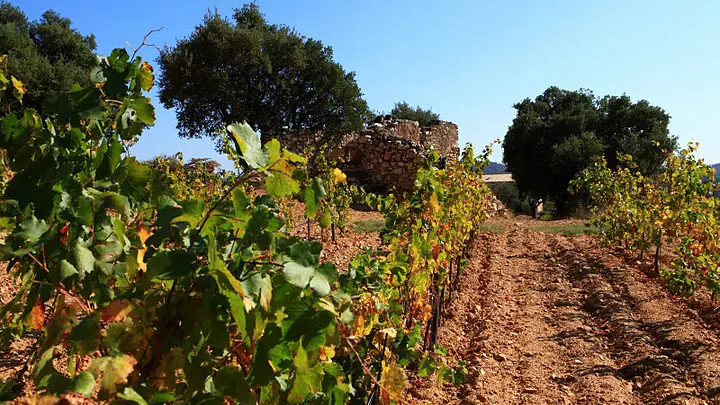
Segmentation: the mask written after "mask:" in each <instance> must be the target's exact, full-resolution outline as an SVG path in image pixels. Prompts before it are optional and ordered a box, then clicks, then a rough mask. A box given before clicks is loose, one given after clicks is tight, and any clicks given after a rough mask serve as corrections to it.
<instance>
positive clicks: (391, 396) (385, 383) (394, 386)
mask: <svg viewBox="0 0 720 405" xmlns="http://www.w3.org/2000/svg"><path fill="white" fill-rule="evenodd" d="M407 384H408V379H407V376H406V375H405V370H403V369H402V368H400V367H398V366H397V365H396V364H394V363H391V364H383V369H382V379H381V380H380V385H381V386H382V388H383V389H382V393H381V394H380V402H381V403H382V404H383V405H388V404H390V403H392V402H396V401H399V400H401V399H402V394H403V391H404V390H405V387H407Z"/></svg>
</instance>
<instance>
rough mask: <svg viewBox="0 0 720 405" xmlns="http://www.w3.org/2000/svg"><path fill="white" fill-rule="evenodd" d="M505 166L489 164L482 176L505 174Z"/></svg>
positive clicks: (494, 163)
mask: <svg viewBox="0 0 720 405" xmlns="http://www.w3.org/2000/svg"><path fill="white" fill-rule="evenodd" d="M505 169H506V168H505V165H504V164H502V163H496V162H490V164H489V165H488V167H486V168H485V172H484V174H500V173H507V171H506V170H505Z"/></svg>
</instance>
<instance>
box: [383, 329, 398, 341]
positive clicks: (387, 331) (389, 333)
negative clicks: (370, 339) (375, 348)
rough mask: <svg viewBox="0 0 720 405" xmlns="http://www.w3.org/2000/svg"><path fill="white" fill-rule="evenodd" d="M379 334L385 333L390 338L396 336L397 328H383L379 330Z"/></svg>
mask: <svg viewBox="0 0 720 405" xmlns="http://www.w3.org/2000/svg"><path fill="white" fill-rule="evenodd" d="M380 334H381V335H387V336H388V337H390V338H393V339H394V338H395V337H396V336H397V330H395V328H385V329H381V330H380Z"/></svg>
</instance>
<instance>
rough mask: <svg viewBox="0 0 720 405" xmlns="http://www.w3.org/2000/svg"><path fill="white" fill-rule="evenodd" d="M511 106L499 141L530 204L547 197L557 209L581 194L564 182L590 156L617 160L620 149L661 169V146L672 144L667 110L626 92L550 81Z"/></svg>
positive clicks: (646, 166) (648, 168)
mask: <svg viewBox="0 0 720 405" xmlns="http://www.w3.org/2000/svg"><path fill="white" fill-rule="evenodd" d="M514 108H515V109H516V110H517V116H516V118H515V119H514V120H513V124H512V125H511V126H510V128H509V129H508V132H507V134H506V136H505V139H504V141H503V149H504V153H503V161H504V163H505V164H507V170H508V171H510V172H512V173H513V177H514V178H515V180H516V182H517V186H518V189H519V190H520V193H521V194H522V195H524V196H527V197H528V198H529V200H530V203H531V205H535V204H537V203H538V202H540V201H545V200H548V199H551V200H553V201H554V202H555V204H556V207H557V210H558V214H560V215H567V214H568V213H569V212H570V211H571V210H572V209H573V208H574V207H575V206H576V205H577V204H578V203H579V200H581V199H582V196H574V197H571V196H570V195H569V194H568V192H567V188H568V183H569V182H570V180H572V179H573V178H574V177H575V176H576V175H577V173H579V172H580V171H581V170H583V169H584V168H586V167H587V166H588V165H589V164H590V163H592V162H593V161H596V160H598V159H599V158H601V157H603V156H605V157H606V159H608V162H609V163H610V164H611V165H615V164H616V163H617V160H616V158H615V157H616V155H617V153H618V152H621V153H630V154H632V155H633V156H634V157H636V159H637V160H636V162H637V163H638V167H639V169H640V170H641V171H642V172H643V173H644V174H652V173H655V172H657V171H658V170H659V169H660V167H661V165H662V162H663V161H664V157H665V155H666V152H665V151H668V150H674V149H675V147H676V138H675V137H672V136H670V135H669V131H668V129H667V126H668V123H669V120H670V117H669V115H668V114H667V113H665V111H663V110H662V109H661V108H659V107H655V106H651V105H650V104H649V103H648V102H647V101H645V100H641V101H639V102H637V103H632V102H631V100H630V98H629V97H627V96H625V95H623V96H620V97H615V96H606V97H604V98H602V99H598V98H597V97H595V95H593V94H592V92H590V91H587V90H582V89H581V90H578V91H568V90H562V89H559V88H557V87H550V88H548V89H547V90H546V91H545V92H544V93H543V94H541V95H539V96H537V97H536V98H535V99H534V100H531V99H529V98H528V99H525V100H523V101H521V102H519V103H517V104H515V105H514ZM656 143H657V144H659V146H657V145H656Z"/></svg>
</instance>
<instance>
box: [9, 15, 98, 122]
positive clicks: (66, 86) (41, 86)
mask: <svg viewBox="0 0 720 405" xmlns="http://www.w3.org/2000/svg"><path fill="white" fill-rule="evenodd" d="M71 26H72V22H71V21H70V19H68V18H64V17H62V16H60V15H59V14H58V13H56V12H54V11H52V10H49V11H46V12H45V13H44V14H43V15H42V17H41V18H40V19H39V20H36V21H29V20H28V18H27V17H26V16H25V14H24V13H23V12H22V10H20V9H19V8H18V7H16V6H13V5H12V4H9V3H7V2H1V3H0V54H3V55H8V59H7V63H8V66H7V70H8V71H11V72H13V75H14V76H16V77H17V79H19V80H20V81H22V82H23V83H24V84H25V87H26V88H27V90H28V91H27V94H25V96H24V98H23V104H24V106H25V107H30V108H34V109H36V110H38V111H41V110H42V107H43V104H44V102H45V101H46V100H47V99H48V98H51V97H52V96H54V95H57V94H63V93H66V92H68V91H69V90H70V88H71V87H72V85H73V84H75V83H80V84H82V85H87V84H89V83H90V71H91V70H92V69H93V68H94V67H95V66H97V58H96V56H95V53H94V51H95V48H96V43H95V37H94V36H93V35H82V34H81V33H80V32H78V31H77V30H75V29H73V28H72V27H71ZM18 108H19V102H18V101H16V100H14V99H2V100H0V111H3V112H8V111H14V110H15V109H18Z"/></svg>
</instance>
